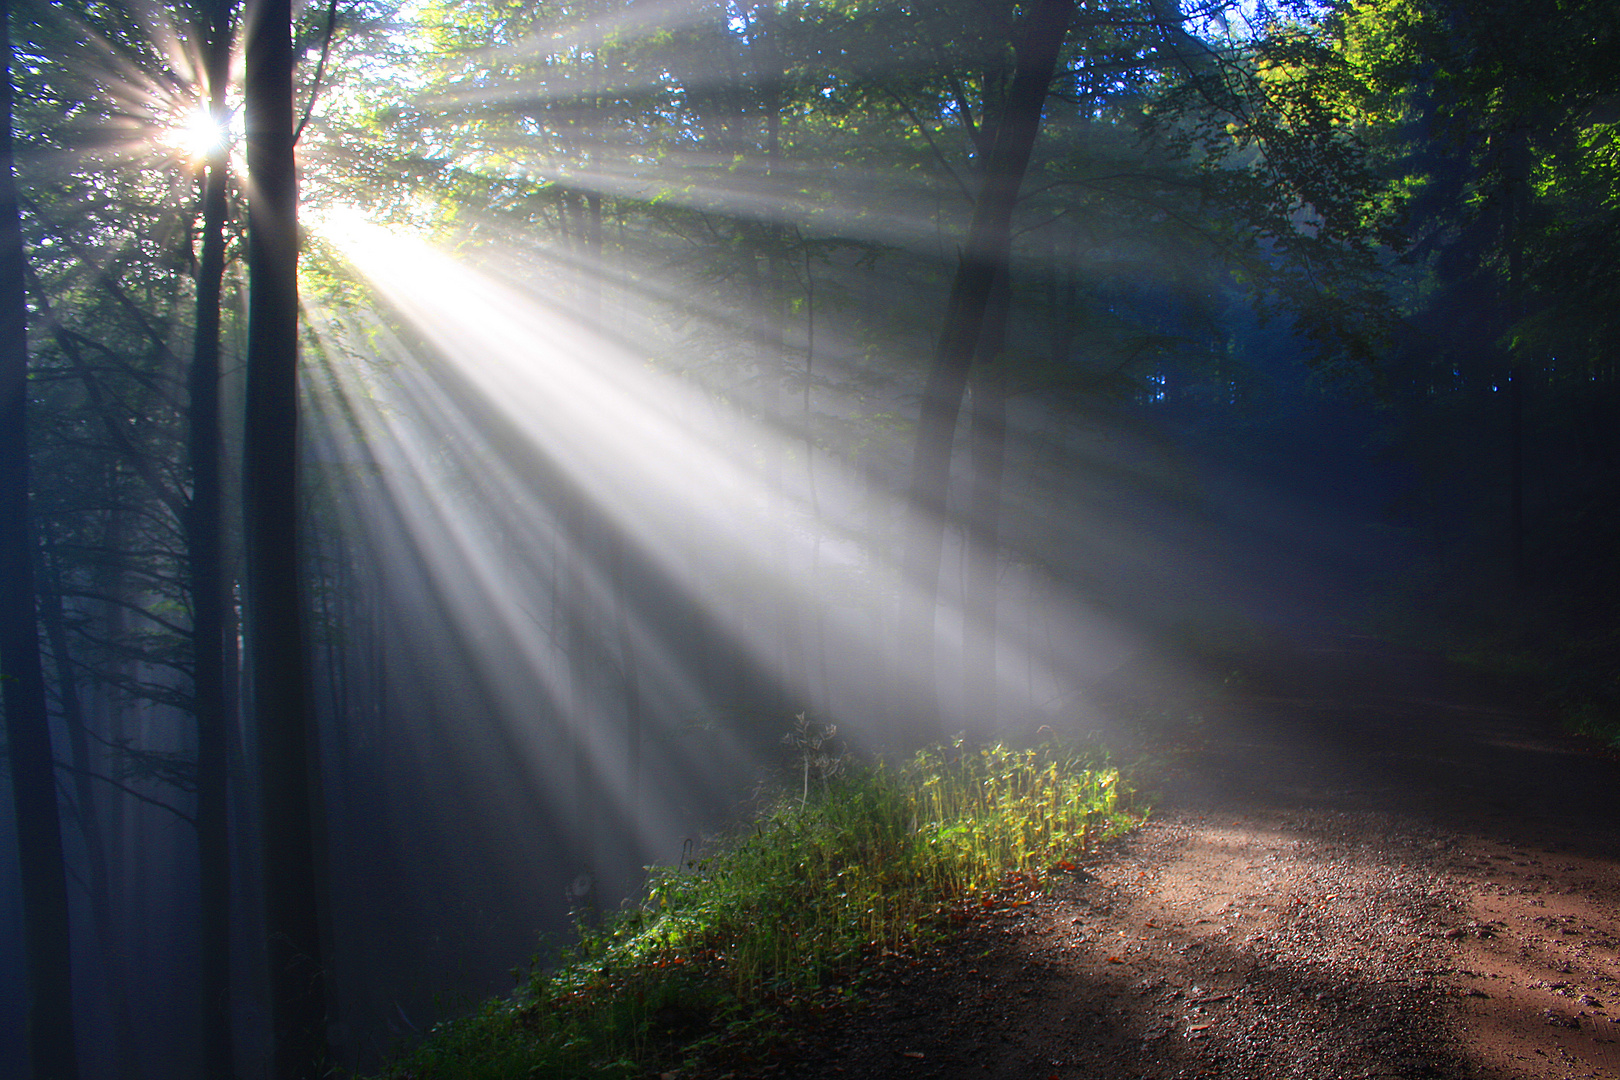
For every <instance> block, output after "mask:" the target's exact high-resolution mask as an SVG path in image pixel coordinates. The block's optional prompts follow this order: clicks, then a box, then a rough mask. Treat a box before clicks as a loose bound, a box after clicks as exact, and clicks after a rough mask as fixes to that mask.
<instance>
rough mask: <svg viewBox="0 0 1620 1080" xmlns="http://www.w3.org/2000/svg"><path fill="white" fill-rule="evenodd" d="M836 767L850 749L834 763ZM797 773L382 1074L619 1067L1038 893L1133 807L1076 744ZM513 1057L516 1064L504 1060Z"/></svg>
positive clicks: (1113, 772) (542, 1072)
mask: <svg viewBox="0 0 1620 1080" xmlns="http://www.w3.org/2000/svg"><path fill="white" fill-rule="evenodd" d="M846 765H847V763H846ZM823 772H824V773H830V774H831V775H824V776H823V778H822V779H823V782H822V783H821V784H819V785H815V786H812V785H810V784H809V783H808V782H807V781H806V780H805V779H804V778H803V777H801V776H795V778H794V779H795V780H798V781H800V782H799V783H796V784H795V785H794V788H795V789H796V790H791V791H789V792H787V793H784V794H783V795H782V796H781V797H780V798H778V799H776V800H775V801H774V802H772V803H770V805H769V806H768V807H767V808H766V809H765V810H764V811H763V812H762V813H761V814H760V815H759V817H758V818H757V819H756V820H755V821H754V822H753V824H752V825H751V826H750V827H749V828H747V829H746V830H744V831H742V832H740V833H738V834H737V835H735V836H733V837H732V838H730V839H729V840H727V841H724V842H722V843H719V844H717V845H715V846H714V847H713V848H712V850H711V851H710V852H709V853H708V854H706V855H705V856H703V857H701V858H693V859H690V860H688V861H687V862H685V863H683V864H681V865H677V866H671V867H655V868H652V869H651V878H650V881H649V884H648V887H647V893H646V897H645V899H644V900H643V901H642V902H641V903H640V904H639V905H636V906H635V907H634V908H632V909H629V910H626V911H625V912H623V913H621V914H620V915H618V916H615V917H613V918H611V919H609V920H607V921H606V922H605V923H603V924H602V925H600V926H595V927H588V926H583V925H582V926H581V927H580V933H579V937H580V940H579V944H578V945H577V946H576V947H575V948H574V950H573V951H572V952H571V953H570V954H568V955H567V956H564V957H563V958H562V959H561V962H559V963H558V964H557V965H556V966H554V967H552V968H551V969H549V970H546V971H543V972H539V973H536V974H535V975H534V976H533V977H532V978H531V979H530V980H529V982H528V983H527V985H526V986H525V987H523V988H522V990H521V992H520V993H519V994H517V995H516V996H514V997H513V998H511V999H508V1000H502V1001H496V1002H491V1003H489V1004H488V1005H486V1007H485V1008H484V1009H483V1010H482V1011H481V1012H480V1013H479V1014H477V1015H476V1016H474V1017H471V1018H467V1019H464V1020H460V1021H456V1022H453V1023H450V1024H446V1025H441V1027H439V1028H437V1029H435V1031H434V1032H433V1034H432V1035H431V1036H430V1038H429V1039H428V1041H427V1043H426V1044H425V1045H424V1046H423V1047H422V1048H420V1049H419V1050H418V1051H416V1053H415V1054H413V1055H412V1056H411V1057H410V1058H409V1059H407V1060H406V1061H405V1062H403V1063H402V1068H401V1069H399V1070H396V1072H395V1073H394V1075H395V1076H397V1077H400V1078H404V1077H411V1078H412V1080H429V1078H452V1077H454V1078H463V1077H496V1076H512V1075H522V1076H535V1077H544V1076H559V1077H561V1076H579V1075H602V1076H611V1075H620V1074H623V1075H635V1074H638V1073H640V1072H643V1071H645V1070H646V1068H647V1067H648V1066H649V1065H650V1064H652V1063H655V1062H660V1061H667V1060H669V1059H671V1057H680V1056H682V1055H683V1054H684V1053H686V1052H688V1051H689V1050H690V1049H691V1046H692V1045H693V1044H694V1043H696V1044H699V1045H700V1044H701V1043H702V1042H703V1041H704V1040H705V1039H712V1038H714V1037H716V1033H717V1032H722V1031H725V1030H727V1029H728V1028H730V1029H735V1028H737V1027H738V1026H743V1027H746V1026H747V1025H748V1024H750V1023H752V1022H754V1018H757V1017H758V1016H760V1015H762V1010H764V1011H765V1013H768V1011H769V1010H770V1009H772V1008H776V1007H781V1006H782V1005H783V1003H790V1002H792V1001H794V1000H803V999H804V998H806V997H807V996H812V997H813V996H814V995H816V994H817V993H819V992H823V991H824V990H826V988H828V987H836V986H843V987H849V986H851V985H852V984H853V983H855V982H858V973H859V970H860V968H861V965H862V963H863V961H865V960H868V959H871V958H873V957H875V956H878V955H881V954H883V953H885V952H892V951H903V950H905V949H907V948H908V947H911V946H913V945H915V944H916V943H918V942H919V941H921V940H924V939H925V938H927V937H928V936H930V935H932V934H935V933H937V932H939V931H940V929H941V928H942V927H944V926H947V925H949V922H950V920H951V919H952V917H953V916H960V915H961V913H962V912H964V911H965V910H969V909H971V908H973V907H975V906H980V905H983V904H986V903H993V902H994V900H995V898H996V897H997V896H998V895H1003V894H1004V892H1005V890H1006V889H1008V887H1009V886H1011V885H1017V886H1019V887H1020V888H1021V889H1023V890H1026V891H1027V890H1028V889H1030V888H1032V887H1033V888H1039V887H1042V886H1043V885H1044V884H1045V882H1046V881H1047V879H1048V875H1049V874H1050V873H1051V872H1053V871H1054V870H1056V869H1060V868H1062V869H1068V868H1072V866H1073V864H1074V863H1076V862H1078V861H1079V860H1081V859H1083V858H1084V857H1085V856H1086V855H1087V854H1088V853H1090V851H1091V850H1092V849H1093V848H1094V847H1095V845H1096V844H1097V843H1098V842H1100V841H1101V840H1104V839H1106V838H1109V837H1111V836H1114V835H1117V834H1118V833H1120V832H1123V831H1124V830H1126V829H1127V828H1129V827H1131V826H1132V825H1134V824H1136V823H1137V822H1138V821H1139V820H1140V814H1137V813H1134V812H1133V810H1132V808H1131V807H1130V805H1129V802H1130V793H1129V791H1128V789H1127V788H1126V786H1125V784H1124V783H1123V781H1122V780H1121V778H1120V774H1119V771H1118V770H1117V769H1113V768H1109V767H1107V766H1106V765H1105V764H1102V763H1099V762H1097V761H1095V760H1092V759H1091V758H1090V757H1088V756H1087V755H1085V754H1083V753H1081V752H1080V751H1079V750H1077V749H1076V748H1074V747H1072V746H1069V745H1067V744H1063V743H1048V744H1045V745H1043V746H1040V747H1037V748H1035V749H1031V750H1014V749H1010V748H1008V747H1005V746H993V747H989V748H987V749H982V750H973V749H968V748H964V747H962V746H961V745H957V746H955V747H953V748H950V749H948V750H947V749H944V748H940V749H934V750H927V751H924V752H922V753H920V754H918V755H917V756H916V757H915V758H913V759H911V760H910V761H908V762H906V763H904V764H902V765H899V766H890V765H887V764H885V763H884V762H882V761H879V762H877V763H875V764H871V765H867V766H864V767H853V766H849V767H841V768H840V769H838V770H825V769H824V770H823ZM514 1069H516V1070H517V1071H515V1072H514V1071H513V1070H514Z"/></svg>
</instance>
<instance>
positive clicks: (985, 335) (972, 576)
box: [962, 271, 1012, 742]
mask: <svg viewBox="0 0 1620 1080" xmlns="http://www.w3.org/2000/svg"><path fill="white" fill-rule="evenodd" d="M1011 300H1012V282H1011V275H1009V274H1008V273H1006V272H1005V271H1003V272H1002V273H998V274H997V275H996V278H995V283H994V284H993V285H992V286H991V292H990V303H989V305H988V307H987V308H986V309H985V315H984V330H983V331H982V332H981V334H980V337H979V349H978V363H977V364H976V365H975V366H974V369H973V394H972V397H971V399H970V413H969V421H970V424H971V427H970V428H969V431H968V447H969V454H970V455H971V457H970V460H971V463H972V466H973V486H972V489H971V493H970V495H969V501H968V513H967V529H966V534H967V535H966V538H965V543H966V545H967V584H966V588H964V590H963V594H964V595H963V604H962V607H963V611H962V701H963V727H964V729H965V731H966V734H967V737H968V739H969V740H970V741H973V742H980V741H983V740H984V739H986V738H988V737H989V735H990V733H991V732H992V731H994V730H995V726H996V637H997V633H996V599H997V590H998V589H999V588H1000V563H1001V560H1000V551H1001V544H1000V540H999V537H998V535H997V534H998V518H999V517H1000V513H1001V477H1002V466H1003V462H1004V460H1005V457H1006V440H1007V395H1006V371H1005V369H1004V368H1003V367H1002V365H1001V364H1000V363H998V361H999V360H1000V357H1001V352H1002V348H1003V347H1004V345H1005V343H1006V339H1007V313H1008V309H1009V307H1010V305H1011Z"/></svg>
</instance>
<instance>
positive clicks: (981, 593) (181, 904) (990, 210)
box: [0, 0, 1620, 1080]
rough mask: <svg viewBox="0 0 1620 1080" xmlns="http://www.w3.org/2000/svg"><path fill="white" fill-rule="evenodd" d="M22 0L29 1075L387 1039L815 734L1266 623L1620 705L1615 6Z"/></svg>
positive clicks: (7, 134) (15, 822)
mask: <svg viewBox="0 0 1620 1080" xmlns="http://www.w3.org/2000/svg"><path fill="white" fill-rule="evenodd" d="M0 30H3V31H4V38H3V40H0V46H3V47H0V57H3V58H4V59H5V60H6V67H5V79H4V80H0V81H3V84H4V94H3V95H0V103H3V112H4V116H3V117H0V120H3V123H0V132H3V133H4V134H3V139H4V141H3V142H0V407H3V409H4V416H3V418H0V440H3V441H0V545H3V552H0V560H3V562H0V567H3V572H0V678H3V689H4V700H3V707H4V713H5V733H4V757H5V769H4V770H3V771H4V776H5V780H4V781H0V784H3V786H5V787H6V788H7V789H8V790H9V792H10V795H11V798H10V799H9V800H8V801H7V802H6V805H7V806H9V807H12V808H13V813H11V814H5V815H0V819H3V822H4V823H3V824H0V866H3V867H4V872H3V876H0V882H3V883H4V884H3V887H0V933H3V934H4V936H5V947H4V948H3V949H0V1062H17V1063H21V1062H29V1063H31V1064H30V1066H29V1067H30V1068H31V1072H29V1073H27V1075H30V1076H32V1077H34V1078H36V1080H47V1078H50V1080H76V1078H78V1077H103V1076H104V1077H109V1078H116V1080H156V1078H160V1077H161V1078H180V1077H193V1076H206V1077H209V1078H222V1077H237V1076H241V1077H257V1076H265V1075H269V1076H275V1077H277V1078H278V1080H279V1078H292V1077H311V1076H316V1075H330V1074H331V1072H330V1070H331V1069H334V1068H336V1069H346V1070H360V1071H362V1072H364V1071H368V1070H376V1069H378V1068H381V1067H383V1065H384V1063H386V1062H387V1061H388V1060H390V1059H391V1056H392V1055H393V1054H395V1053H397V1052H399V1050H400V1048H401V1047H409V1046H410V1045H413V1044H414V1043H416V1042H418V1041H420V1039H421V1038H422V1036H423V1034H424V1033H426V1032H428V1031H429V1030H430V1029H431V1028H432V1027H433V1026H434V1025H435V1024H436V1023H438V1022H439V1021H440V1020H442V1019H444V1018H446V1017H449V1016H453V1015H455V1014H457V1013H458V1012H459V1011H465V1010H466V1008H467V1007H468V1004H469V1003H470V1002H474V1001H477V1000H480V999H483V998H486V997H488V996H490V995H493V994H499V993H502V992H506V991H510V990H511V987H512V979H513V974H512V969H513V966H514V965H519V966H522V965H525V964H526V963H528V961H529V958H530V957H531V956H535V955H537V950H541V951H542V952H543V950H544V946H543V945H542V944H541V942H542V940H549V941H552V942H559V941H561V942H566V941H567V940H569V939H570V936H571V935H573V934H575V933H576V928H582V927H585V926H589V925H592V924H594V923H595V922H597V920H600V919H601V918H602V917H603V913H611V912H613V911H616V910H620V909H621V908H622V906H623V905H625V904H626V903H627V902H629V901H631V900H632V898H634V897H637V896H639V895H641V894H642V891H643V889H644V888H645V887H646V884H647V881H648V873H647V868H648V867H651V866H665V865H669V864H678V863H679V862H680V860H682V859H687V858H689V857H690V856H691V854H692V852H693V851H694V850H695V849H697V848H701V847H702V846H703V844H705V843H706V842H707V838H709V837H711V836H714V835H716V834H717V833H718V832H719V831H720V830H723V829H725V828H727V827H729V826H734V825H735V824H736V822H737V821H738V819H739V816H740V815H743V814H744V813H745V811H744V809H743V808H744V807H745V806H747V805H749V804H750V800H751V799H755V798H756V797H757V793H758V792H759V790H760V787H761V784H762V783H765V782H767V781H764V780H762V778H763V777H767V776H770V775H779V773H780V770H781V768H782V767H783V766H784V764H785V765H786V767H787V770H788V772H787V774H786V775H787V779H786V781H785V783H786V785H787V787H788V790H789V792H790V793H792V792H795V791H797V790H798V787H799V785H800V782H801V780H802V800H801V801H802V802H804V803H809V802H810V801H811V796H812V787H813V784H812V780H813V779H817V778H819V781H820V782H821V783H822V784H823V785H825V783H826V780H827V779H828V777H830V776H831V775H833V773H835V772H836V771H837V769H838V768H839V767H840V763H841V762H842V761H844V760H845V759H844V757H843V756H842V755H844V754H846V753H847V754H848V755H849V756H850V760H853V758H854V756H856V755H878V754H882V755H886V756H887V757H888V758H889V759H892V760H903V759H905V758H906V757H907V756H908V755H911V754H913V753H914V752H916V751H918V750H919V749H923V748H926V747H931V746H943V747H947V748H948V747H951V746H953V745H954V746H955V747H956V748H958V749H961V748H962V747H964V746H965V747H968V748H969V749H970V750H971V748H973V747H978V746H991V745H1000V744H1006V745H1008V746H1028V745H1031V744H1032V743H1033V742H1035V741H1037V740H1039V739H1040V738H1041V737H1043V736H1044V735H1054V736H1058V737H1063V738H1074V739H1080V740H1095V741H1097V742H1098V743H1100V745H1102V746H1104V747H1106V746H1108V745H1110V744H1111V743H1115V742H1117V743H1121V744H1122V743H1123V742H1125V741H1128V738H1127V736H1126V735H1125V734H1123V732H1124V730H1125V729H1126V728H1127V727H1128V726H1129V725H1130V724H1131V723H1133V722H1140V721H1141V719H1142V715H1144V710H1143V709H1141V708H1137V709H1135V711H1134V712H1133V710H1132V709H1131V708H1127V707H1125V706H1123V705H1121V704H1120V702H1121V700H1122V697H1121V694H1122V690H1121V688H1122V687H1123V688H1124V690H1125V691H1128V694H1127V695H1126V696H1131V698H1132V700H1135V701H1138V702H1140V701H1141V700H1142V699H1143V698H1144V697H1147V696H1151V695H1150V691H1152V690H1153V689H1154V688H1155V687H1157V686H1159V685H1160V684H1161V683H1165V682H1167V681H1172V680H1176V679H1181V678H1186V679H1196V678H1206V677H1213V678H1215V679H1216V680H1217V681H1219V680H1220V679H1222V678H1227V679H1235V678H1237V677H1238V673H1241V671H1242V670H1243V669H1244V665H1245V663H1246V660H1245V657H1247V656H1250V655H1252V654H1256V653H1259V652H1265V651H1268V650H1272V649H1273V648H1274V647H1275V646H1276V645H1277V643H1278V642H1286V641H1297V640H1302V639H1304V638H1306V637H1310V636H1312V635H1318V636H1320V635H1329V634H1343V633H1348V632H1354V633H1356V634H1361V635H1370V636H1374V637H1378V638H1380V639H1383V640H1391V641H1399V642H1403V643H1407V644H1411V645H1416V646H1421V647H1423V648H1425V649H1431V650H1435V651H1436V652H1439V653H1444V654H1446V655H1448V656H1450V657H1452V658H1454V659H1456V660H1460V661H1465V662H1467V663H1468V664H1470V665H1472V668H1473V670H1476V671H1478V672H1479V673H1480V677H1481V678H1486V677H1489V678H1494V679H1503V680H1508V681H1511V683H1512V684H1513V685H1514V686H1515V687H1517V688H1520V689H1521V690H1523V691H1524V692H1526V693H1529V694H1532V695H1534V696H1535V697H1536V698H1537V700H1538V701H1540V702H1542V703H1543V704H1544V705H1545V707H1546V708H1548V709H1550V710H1553V711H1554V712H1556V714H1557V715H1558V716H1559V717H1560V718H1561V719H1562V720H1563V722H1565V723H1566V724H1567V725H1569V726H1570V727H1571V728H1572V729H1574V730H1578V731H1581V732H1584V733H1586V734H1588V735H1590V736H1593V737H1595V738H1597V739H1600V740H1609V741H1611V742H1620V560H1617V557H1616V556H1617V553H1620V352H1617V347H1616V344H1615V343H1616V342H1617V341H1620V321H1617V320H1620V65H1617V64H1616V63H1614V57H1615V55H1617V54H1620V53H1617V51H1620V17H1617V14H1616V11H1615V9H1614V7H1613V5H1612V4H1609V3H1606V2H1604V0H1564V2H1560V3H1555V4H1531V3H1523V2H1520V3H1488V2H1485V0H1176V2H1172V0H1086V2H1084V3H1079V2H1076V0H1019V2H1014V0H939V2H936V3H928V4H916V3H908V2H902V0H562V2H552V0H404V2H400V0H309V2H304V0H298V2H289V0H245V3H241V4H239V3H237V2H236V0H191V2H186V0H61V2H46V0H5V2H0ZM1147 711H1151V710H1147ZM1160 719H1161V720H1162V718H1160ZM1166 722H1167V721H1166ZM834 739H836V740H838V741H837V746H838V747H839V749H838V751H837V752H836V753H835V752H834V751H833V750H832V749H831V748H832V746H833V740H834ZM824 746H825V749H824ZM986 753H987V754H988V753H989V751H986ZM794 770H799V771H798V772H795V771H794ZM801 774H802V775H801ZM653 880H654V881H655V882H656V881H657V880H659V879H658V878H657V876H656V874H655V875H654V879H653ZM666 885H667V882H666ZM578 932H583V930H579V931H578ZM0 1071H4V1070H0ZM18 1075H24V1073H22V1072H19V1073H18ZM492 1075H493V1074H492ZM525 1075H526V1074H525ZM615 1075H617V1074H615Z"/></svg>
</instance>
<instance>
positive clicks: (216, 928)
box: [184, 0, 235, 1080]
mask: <svg viewBox="0 0 1620 1080" xmlns="http://www.w3.org/2000/svg"><path fill="white" fill-rule="evenodd" d="M233 6H234V4H233V3H232V0H204V3H203V10H202V12H200V13H199V14H200V18H199V20H198V21H199V23H200V25H199V31H200V34H199V36H200V37H201V38H202V40H203V41H204V42H205V43H206V44H205V49H206V54H205V58H204V62H205V71H206V78H207V80H208V95H209V97H208V108H209V113H210V115H211V116H212V117H213V120H214V123H215V124H216V125H218V128H219V130H220V132H221V133H223V132H224V131H225V130H226V126H227V114H226V108H225V88H226V84H227V82H228V81H229V79H230V65H231V10H232V7H233ZM229 153H230V152H229V147H228V145H227V143H226V140H225V139H224V138H223V137H222V138H221V139H220V141H219V145H218V146H217V147H216V148H215V149H214V150H213V152H212V153H211V154H210V155H209V159H208V164H207V175H206V179H205V180H204V183H203V197H202V216H203V220H202V256H201V259H200V261H199V264H198V270H197V324H196V330H195V337H194V341H193V348H192V359H191V371H190V380H189V387H188V389H189V391H190V401H189V403H188V408H187V419H188V422H189V424H190V430H189V432H188V440H189V446H188V452H189V457H190V465H191V499H190V502H189V503H188V505H187V507H186V514H185V521H184V523H185V531H186V547H187V551H188V554H189V556H190V572H191V581H190V590H191V615H192V619H191V630H192V648H193V650H194V654H193V658H192V664H193V672H192V711H193V715H194V717H195V719H196V723H197V848H198V874H199V884H200V888H201V897H200V902H199V908H200V913H201V926H200V927H199V930H200V940H199V942H198V946H199V949H200V955H201V964H202V972H201V975H202V978H201V990H202V1050H203V1075H204V1076H205V1077H208V1078H210V1080H224V1078H227V1077H230V1076H233V1075H234V1074H235V1065H234V1060H233V1059H234V1053H233V1048H232V1040H231V1007H230V990H231V921H230V919H231V916H230V911H231V863H230V825H229V790H230V785H229V779H228V778H229V773H230V770H229V761H228V757H229V755H228V753H227V749H226V748H227V745H228V733H227V725H228V724H229V722H230V710H229V709H228V708H227V706H226V699H225V601H226V581H225V559H224V551H223V540H224V532H225V530H224V524H223V522H224V499H223V495H222V486H221V464H220V456H221V455H220V449H221V435H220V416H219V409H220V393H219V321H220V320H219V315H220V288H221V286H222V284H223V282H224V279H225V213H226V201H225V198H226V189H225V184H226V177H227V174H228V172H229V162H230V157H229Z"/></svg>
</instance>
